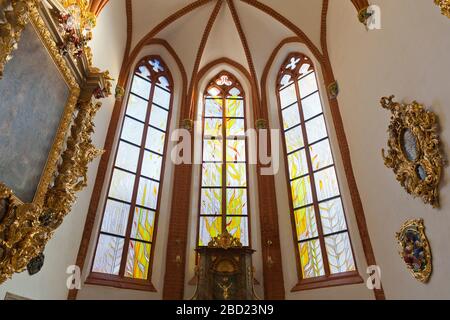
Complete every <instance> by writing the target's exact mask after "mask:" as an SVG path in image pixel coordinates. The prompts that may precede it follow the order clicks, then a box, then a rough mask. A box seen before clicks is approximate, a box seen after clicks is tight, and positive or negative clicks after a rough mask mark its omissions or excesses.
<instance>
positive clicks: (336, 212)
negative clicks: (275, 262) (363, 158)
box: [278, 53, 356, 280]
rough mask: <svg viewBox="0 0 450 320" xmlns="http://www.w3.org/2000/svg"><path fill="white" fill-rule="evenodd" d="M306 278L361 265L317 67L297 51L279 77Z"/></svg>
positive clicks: (303, 276)
mask: <svg viewBox="0 0 450 320" xmlns="http://www.w3.org/2000/svg"><path fill="white" fill-rule="evenodd" d="M278 92H279V96H278V98H279V104H280V106H279V108H280V120H281V128H282V129H283V131H284V135H283V136H284V148H285V152H286V161H287V168H288V173H287V178H288V179H289V186H290V202H291V203H290V206H291V218H292V223H293V225H294V226H295V228H294V230H295V233H294V237H295V241H296V242H297V243H298V260H299V266H300V270H299V273H300V278H301V279H312V280H314V279H315V278H318V277H321V278H323V277H329V276H331V275H336V274H342V273H348V272H352V271H356V264H355V260H354V257H353V250H352V246H351V242H350V236H349V232H348V229H347V222H346V218H345V213H344V208H343V205H342V199H341V193H340V190H339V185H338V180H337V175H336V169H335V165H334V160H333V154H332V151H331V146H330V140H329V138H328V132H327V127H326V124H325V117H324V114H323V107H322V102H321V98H320V92H319V87H318V82H317V77H316V73H315V71H314V68H313V64H312V62H311V61H310V59H309V58H308V57H306V56H304V55H302V54H299V53H292V54H290V55H289V56H288V58H287V59H286V62H285V63H284V65H283V67H282V72H281V73H280V75H279V78H278Z"/></svg>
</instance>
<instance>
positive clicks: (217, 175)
mask: <svg viewBox="0 0 450 320" xmlns="http://www.w3.org/2000/svg"><path fill="white" fill-rule="evenodd" d="M202 170H203V171H202V186H203V187H220V186H222V164H221V163H204V164H203V165H202Z"/></svg>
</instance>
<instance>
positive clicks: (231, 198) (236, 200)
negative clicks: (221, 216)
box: [227, 188, 248, 216]
mask: <svg viewBox="0 0 450 320" xmlns="http://www.w3.org/2000/svg"><path fill="white" fill-rule="evenodd" d="M227 214H228V215H240V216H245V215H247V214H248V211H247V189H230V188H228V189H227Z"/></svg>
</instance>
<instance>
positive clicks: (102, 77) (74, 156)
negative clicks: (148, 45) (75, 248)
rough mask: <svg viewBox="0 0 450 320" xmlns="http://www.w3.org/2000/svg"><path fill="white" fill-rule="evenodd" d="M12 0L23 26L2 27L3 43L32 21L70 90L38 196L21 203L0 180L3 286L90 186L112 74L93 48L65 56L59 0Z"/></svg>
mask: <svg viewBox="0 0 450 320" xmlns="http://www.w3.org/2000/svg"><path fill="white" fill-rule="evenodd" d="M7 1H9V2H11V3H12V4H13V5H12V6H10V7H12V8H13V9H14V10H12V11H10V12H9V17H10V19H9V20H8V21H7V24H8V23H9V24H12V23H16V24H18V25H16V26H12V27H8V25H7V26H6V28H5V24H3V25H2V26H0V29H2V30H5V29H7V30H10V31H11V32H10V33H0V44H5V43H12V41H13V40H17V39H20V36H21V35H22V32H23V30H24V29H25V28H26V27H25V26H26V25H27V23H31V25H32V27H33V28H34V30H35V31H36V33H37V34H38V36H39V39H40V41H42V43H43V45H44V46H45V49H46V50H47V52H48V54H49V56H50V57H51V60H52V61H53V63H54V64H55V65H56V67H57V69H58V70H59V73H60V75H62V78H63V79H64V82H65V84H66V85H67V86H68V88H69V93H68V98H67V100H66V101H65V107H64V108H63V111H62V117H61V120H60V122H59V124H58V126H57V127H58V129H57V132H56V133H55V136H54V140H53V144H52V145H51V147H50V152H49V154H48V156H46V159H47V161H46V164H45V169H44V170H43V173H42V175H41V176H40V178H39V183H38V187H37V190H36V193H35V195H34V196H33V200H32V201H31V202H27V201H22V200H21V199H20V198H19V197H17V194H16V193H15V191H14V190H12V189H10V188H9V187H8V186H6V185H5V184H3V183H1V182H0V284H1V283H3V282H4V281H6V280H7V279H8V278H10V277H11V276H12V275H13V274H14V273H16V272H22V271H23V270H25V269H26V268H27V266H28V264H29V263H30V261H32V260H33V259H34V258H36V257H38V256H39V255H40V254H41V253H42V252H43V250H44V248H45V245H46V243H47V242H48V241H49V239H50V238H51V237H52V235H53V233H54V231H55V230H56V229H57V228H58V227H59V226H60V225H61V223H62V222H63V219H64V217H65V216H66V215H67V214H69V212H70V211H71V208H72V205H73V203H74V202H75V200H76V193H77V192H78V191H80V190H81V189H82V188H84V187H85V186H86V185H87V167H88V164H89V163H90V162H91V161H92V160H93V159H94V158H95V157H97V156H99V155H100V154H101V153H102V151H100V150H97V149H96V148H95V147H94V146H93V145H92V140H91V134H92V133H93V131H94V130H93V129H94V124H93V118H94V116H95V114H96V112H97V110H98V109H99V107H100V103H99V102H98V101H97V100H94V99H93V98H97V99H99V98H103V97H105V96H107V95H109V94H110V89H111V88H110V87H111V84H110V82H109V80H111V79H110V78H109V76H108V73H107V72H100V71H99V70H98V69H96V68H94V67H92V66H91V61H92V60H91V57H89V56H87V55H88V53H89V52H90V51H89V50H87V49H86V53H85V54H83V56H82V57H77V58H76V59H75V61H74V59H73V57H70V56H68V55H65V56H63V55H62V53H61V51H60V48H61V47H64V46H65V45H66V43H58V41H61V39H63V40H62V41H65V40H64V38H63V37H61V36H58V34H55V30H58V29H57V28H55V25H54V23H55V21H56V23H57V20H58V19H57V17H56V19H54V20H52V19H51V17H52V14H55V13H56V14H60V13H61V11H60V10H63V9H64V8H62V7H61V5H60V3H59V2H58V1H56V0H48V1H46V5H47V6H44V5H43V4H42V2H41V1H39V0H7ZM49 4H50V5H51V7H50V8H49V7H48V5H49ZM0 9H1V10H2V8H0ZM50 10H51V11H50ZM64 14H66V12H64ZM11 17H12V18H11ZM18 44H19V45H20V41H19V43H18ZM15 47H16V46H15V45H12V46H10V47H9V46H0V49H1V50H0V71H4V70H5V68H6V67H7V66H5V63H6V62H8V60H10V59H11V54H12V59H14V49H15ZM5 48H6V49H5ZM5 57H6V58H5ZM2 74H3V73H2ZM80 75H82V76H81V77H80ZM0 81H2V80H0ZM37 87H39V84H37ZM0 181H1V177H0Z"/></svg>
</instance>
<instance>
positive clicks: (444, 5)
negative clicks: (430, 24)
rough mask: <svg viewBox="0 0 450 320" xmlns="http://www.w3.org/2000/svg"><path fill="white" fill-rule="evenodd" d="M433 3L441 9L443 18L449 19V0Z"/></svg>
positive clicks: (437, 0)
mask: <svg viewBox="0 0 450 320" xmlns="http://www.w3.org/2000/svg"><path fill="white" fill-rule="evenodd" d="M434 3H435V4H436V5H438V6H439V7H440V8H441V12H442V14H443V15H444V16H447V17H449V18H450V0H434Z"/></svg>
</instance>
